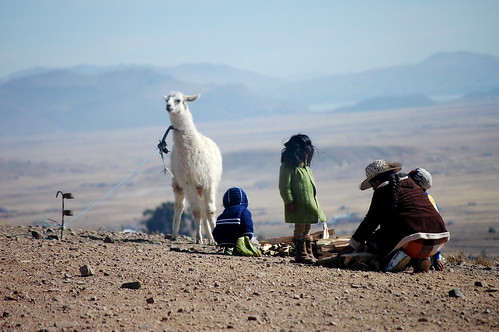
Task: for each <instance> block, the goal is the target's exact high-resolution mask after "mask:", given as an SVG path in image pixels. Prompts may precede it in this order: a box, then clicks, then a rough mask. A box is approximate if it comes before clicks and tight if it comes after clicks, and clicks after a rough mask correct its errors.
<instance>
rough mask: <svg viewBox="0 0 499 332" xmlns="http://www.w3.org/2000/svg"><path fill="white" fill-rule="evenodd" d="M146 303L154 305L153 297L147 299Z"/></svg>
mask: <svg viewBox="0 0 499 332" xmlns="http://www.w3.org/2000/svg"><path fill="white" fill-rule="evenodd" d="M146 302H147V303H149V304H152V303H154V298H152V297H150V298H147V299H146Z"/></svg>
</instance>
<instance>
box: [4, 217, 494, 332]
mask: <svg viewBox="0 0 499 332" xmlns="http://www.w3.org/2000/svg"><path fill="white" fill-rule="evenodd" d="M32 231H36V232H38V234H39V235H40V236H41V238H40V239H36V238H33V236H32ZM34 235H37V234H34ZM50 235H51V233H47V232H46V230H45V229H42V228H38V227H27V226H8V225H0V275H1V283H0V296H1V298H0V330H2V331H223V330H231V331H499V315H498V309H499V301H498V298H499V291H498V288H499V284H498V280H499V279H498V276H499V268H497V267H484V266H481V265H469V264H466V263H454V264H448V265H447V266H446V271H443V272H436V271H430V272H429V273H424V274H414V273H412V271H411V270H410V269H408V270H406V271H404V272H400V273H380V272H370V271H359V270H346V269H337V268H326V267H320V266H307V265H302V264H295V263H292V262H291V261H292V259H291V258H290V257H261V258H256V257H231V256H224V255H221V254H219V253H218V251H217V249H216V247H214V246H208V245H197V244H193V243H192V242H191V239H189V238H182V239H180V240H179V241H177V242H171V241H170V240H166V239H164V237H163V236H160V235H146V234H140V233H110V232H105V231H87V230H66V231H65V233H64V239H63V240H62V241H61V240H54V239H53V240H50V239H47V237H48V236H50ZM58 235H59V237H60V234H58ZM85 265H86V266H88V267H90V269H91V270H92V272H93V274H92V275H89V276H83V275H82V272H81V270H80V267H82V266H85ZM134 282H138V283H136V284H135V286H140V288H138V289H133V288H132V289H130V288H123V287H122V285H123V284H124V283H134ZM455 289H459V290H460V292H461V293H462V294H463V295H464V297H452V296H450V294H449V292H450V291H452V290H455Z"/></svg>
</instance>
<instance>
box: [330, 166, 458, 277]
mask: <svg viewBox="0 0 499 332" xmlns="http://www.w3.org/2000/svg"><path fill="white" fill-rule="evenodd" d="M401 169H402V164H400V163H398V162H390V161H387V160H375V161H373V162H372V163H371V164H369V165H368V166H367V167H366V179H365V180H364V181H363V182H362V183H361V184H360V190H366V189H368V188H371V187H372V188H373V189H374V194H373V197H372V200H371V205H370V207H369V211H368V212H367V215H366V217H365V218H364V220H363V221H362V222H361V224H360V225H359V227H358V228H357V230H356V231H355V233H354V234H353V236H352V238H351V239H350V245H349V246H348V247H346V248H345V249H343V250H342V251H341V252H340V253H339V255H340V256H341V255H343V254H347V253H350V252H353V251H354V250H356V249H359V248H360V247H361V246H362V245H364V244H365V245H366V248H367V251H368V252H371V253H374V254H376V255H377V256H378V257H379V258H380V259H381V261H382V263H383V266H384V270H386V271H399V270H401V269H403V268H405V267H406V266H407V264H408V263H409V262H410V260H411V258H414V259H418V260H419V261H418V265H417V266H416V268H417V269H418V270H421V271H428V269H429V260H427V258H428V257H431V256H432V255H434V254H435V253H436V252H437V251H438V250H440V249H441V248H442V247H443V245H444V244H445V242H447V241H448V239H449V237H450V235H449V232H447V229H446V228H445V224H444V221H443V219H442V217H441V216H440V214H439V213H438V211H437V210H436V209H435V208H434V207H433V205H432V203H431V202H430V200H429V199H428V197H426V195H425V194H424V191H423V190H421V188H420V187H419V186H418V185H417V184H415V183H414V181H413V180H412V179H410V178H408V177H407V176H405V177H402V178H400V176H399V174H397V173H398V172H400V171H401ZM378 227H379V228H378Z"/></svg>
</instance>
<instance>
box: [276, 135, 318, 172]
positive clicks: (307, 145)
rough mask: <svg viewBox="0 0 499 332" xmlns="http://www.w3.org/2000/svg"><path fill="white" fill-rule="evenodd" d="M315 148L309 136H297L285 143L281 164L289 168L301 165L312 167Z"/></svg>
mask: <svg viewBox="0 0 499 332" xmlns="http://www.w3.org/2000/svg"><path fill="white" fill-rule="evenodd" d="M314 151H315V146H313V145H312V141H311V140H310V138H309V137H308V136H307V135H304V134H297V135H294V136H292V137H291V138H290V139H289V141H287V142H286V143H284V149H282V151H281V163H283V164H285V165H286V166H288V167H297V166H299V165H300V164H302V163H303V164H305V166H310V163H311V162H312V158H313V157H314Z"/></svg>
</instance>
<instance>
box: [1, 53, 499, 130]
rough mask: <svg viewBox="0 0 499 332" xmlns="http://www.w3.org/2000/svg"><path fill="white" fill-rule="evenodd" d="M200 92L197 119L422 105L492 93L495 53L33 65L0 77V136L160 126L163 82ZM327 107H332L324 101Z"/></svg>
mask: <svg viewBox="0 0 499 332" xmlns="http://www.w3.org/2000/svg"><path fill="white" fill-rule="evenodd" d="M172 90H176V91H182V92H184V93H185V94H196V93H201V94H202V98H201V99H199V101H196V102H195V103H193V104H191V111H192V112H193V115H194V119H195V121H197V122H203V121H222V120H226V119H236V118H246V117H255V116H267V115H270V114H294V113H298V112H310V108H309V107H310V106H311V105H317V104H324V105H334V104H341V103H351V104H355V105H354V106H352V107H350V108H342V109H339V111H344V112H349V111H359V110H367V111H369V110H372V111H374V110H378V109H389V108H401V107H421V106H427V105H431V104H432V103H434V101H433V100H432V97H435V96H444V95H462V96H465V97H464V98H465V100H467V101H476V100H480V99H487V100H490V99H499V97H498V94H499V91H498V90H499V58H497V57H493V56H489V55H479V54H473V53H468V52H455V53H440V54H436V55H434V56H432V57H430V58H428V59H426V60H424V61H422V62H421V63H418V64H415V65H407V66H398V67H391V68H381V69H373V70H369V71H364V72H360V73H354V74H350V75H335V76H325V77H319V78H316V79H312V80H304V81H296V82H286V81H282V80H278V79H274V78H271V77H265V76H262V75H259V74H256V73H252V72H248V71H243V70H239V69H236V68H232V67H229V66H225V65H214V64H185V65H181V66H177V67H169V68H159V67H153V66H114V67H95V66H84V65H82V66H78V67H73V68H69V69H47V68H33V69H30V70H27V71H23V72H19V73H16V74H15V75H12V76H9V77H4V78H2V79H1V80H0V114H1V117H2V121H1V123H0V135H17V134H23V135H26V134H30V133H32V134H40V133H47V132H53V131H89V130H99V129H119V128H130V127H139V126H151V125H166V124H168V121H169V120H168V115H167V114H166V111H165V110H164V108H165V104H164V101H163V99H162V96H163V95H164V94H168V93H169V92H170V91H172ZM331 110H333V107H331Z"/></svg>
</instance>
